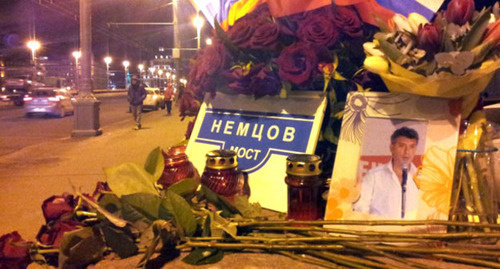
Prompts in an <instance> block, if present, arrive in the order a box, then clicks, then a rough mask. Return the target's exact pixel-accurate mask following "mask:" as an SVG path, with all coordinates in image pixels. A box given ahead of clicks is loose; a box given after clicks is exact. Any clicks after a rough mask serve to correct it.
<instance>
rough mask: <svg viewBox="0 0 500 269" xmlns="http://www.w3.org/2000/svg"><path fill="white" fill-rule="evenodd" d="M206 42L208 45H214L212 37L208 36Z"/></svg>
mask: <svg viewBox="0 0 500 269" xmlns="http://www.w3.org/2000/svg"><path fill="white" fill-rule="evenodd" d="M205 44H207V45H208V46H210V45H212V39H211V38H207V39H206V40H205Z"/></svg>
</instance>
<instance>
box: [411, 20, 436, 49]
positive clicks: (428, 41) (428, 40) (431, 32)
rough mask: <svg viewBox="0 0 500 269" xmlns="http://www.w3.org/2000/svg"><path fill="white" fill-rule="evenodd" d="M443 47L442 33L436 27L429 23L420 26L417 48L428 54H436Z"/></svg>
mask: <svg viewBox="0 0 500 269" xmlns="http://www.w3.org/2000/svg"><path fill="white" fill-rule="evenodd" d="M440 46H441V31H440V30H439V28H438V27H437V26H436V25H434V24H430V23H427V24H425V25H423V26H422V25H420V27H419V28H418V34H417V47H418V48H419V49H423V50H425V51H426V52H430V53H436V52H438V51H439V48H440Z"/></svg>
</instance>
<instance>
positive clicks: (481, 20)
mask: <svg viewBox="0 0 500 269" xmlns="http://www.w3.org/2000/svg"><path fill="white" fill-rule="evenodd" d="M490 11H491V7H489V8H487V9H483V10H482V11H481V13H480V15H479V17H478V19H477V20H476V21H475V22H474V24H472V27H471V29H470V31H469V32H468V33H467V34H466V35H465V36H464V38H463V39H462V51H464V50H472V49H473V48H474V47H475V46H477V45H478V44H479V43H480V42H481V40H482V38H483V35H484V32H485V31H486V28H487V27H488V22H489V20H490Z"/></svg>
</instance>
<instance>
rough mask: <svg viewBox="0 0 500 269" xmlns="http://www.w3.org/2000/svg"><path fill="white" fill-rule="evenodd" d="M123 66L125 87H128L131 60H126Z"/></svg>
mask: <svg viewBox="0 0 500 269" xmlns="http://www.w3.org/2000/svg"><path fill="white" fill-rule="evenodd" d="M122 64H123V67H124V68H125V89H128V79H127V78H128V67H129V66H130V62H129V61H127V60H125V61H123V63H122Z"/></svg>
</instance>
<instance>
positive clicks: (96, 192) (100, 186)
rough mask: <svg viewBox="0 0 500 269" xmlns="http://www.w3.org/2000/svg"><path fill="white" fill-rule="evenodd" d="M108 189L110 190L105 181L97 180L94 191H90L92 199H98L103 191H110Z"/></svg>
mask: <svg viewBox="0 0 500 269" xmlns="http://www.w3.org/2000/svg"><path fill="white" fill-rule="evenodd" d="M110 191H111V189H110V188H109V186H108V183H107V182H103V181H99V182H97V184H96V186H95V189H94V192H93V193H92V197H91V198H92V199H93V200H94V201H99V198H100V197H101V195H102V194H103V193H105V192H110Z"/></svg>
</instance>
